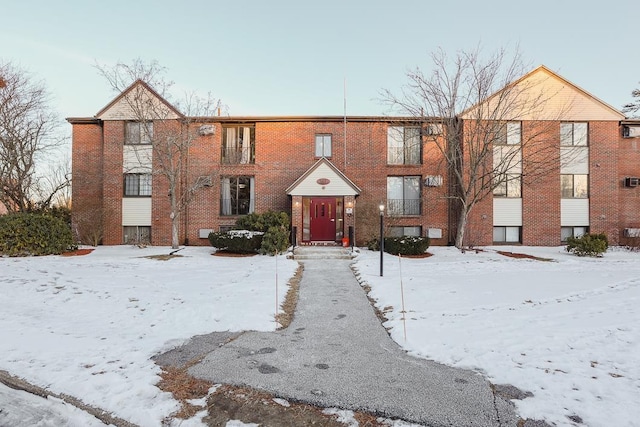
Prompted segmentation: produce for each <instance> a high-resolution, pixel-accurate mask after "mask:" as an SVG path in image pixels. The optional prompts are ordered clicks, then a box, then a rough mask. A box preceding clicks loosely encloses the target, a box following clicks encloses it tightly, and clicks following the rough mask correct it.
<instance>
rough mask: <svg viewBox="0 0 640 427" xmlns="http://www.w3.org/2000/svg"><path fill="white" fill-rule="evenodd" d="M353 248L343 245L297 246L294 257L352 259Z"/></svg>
mask: <svg viewBox="0 0 640 427" xmlns="http://www.w3.org/2000/svg"><path fill="white" fill-rule="evenodd" d="M353 255H354V254H352V252H351V248H343V247H342V246H297V247H296V248H295V249H294V250H293V259H297V260H305V259H351V258H353Z"/></svg>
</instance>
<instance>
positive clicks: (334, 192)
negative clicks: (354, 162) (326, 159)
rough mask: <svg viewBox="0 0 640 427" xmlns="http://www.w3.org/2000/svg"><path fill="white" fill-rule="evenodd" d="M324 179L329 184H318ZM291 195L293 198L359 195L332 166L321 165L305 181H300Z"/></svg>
mask: <svg viewBox="0 0 640 427" xmlns="http://www.w3.org/2000/svg"><path fill="white" fill-rule="evenodd" d="M323 178H326V179H328V180H329V183H328V184H324V185H321V184H318V180H319V179H323ZM290 194H291V195H292V196H328V195H330V196H353V195H356V194H357V193H356V192H355V191H354V189H353V187H352V186H351V185H349V183H347V182H346V181H345V180H344V178H342V177H341V176H340V175H338V174H337V173H336V172H335V171H334V170H333V169H331V167H330V166H328V165H327V164H320V165H319V166H318V167H317V168H316V169H315V170H313V171H312V172H311V173H310V174H309V175H308V176H306V177H305V179H304V180H302V181H300V182H299V183H298V185H297V186H296V187H295V190H294V191H292V192H291V193H290Z"/></svg>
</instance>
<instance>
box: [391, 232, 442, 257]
mask: <svg viewBox="0 0 640 427" xmlns="http://www.w3.org/2000/svg"><path fill="white" fill-rule="evenodd" d="M430 243H431V242H430V240H429V238H428V237H418V236H402V237H385V238H384V251H385V252H388V253H390V254H392V255H422V254H423V253H425V252H426V251H427V249H429V244H430Z"/></svg>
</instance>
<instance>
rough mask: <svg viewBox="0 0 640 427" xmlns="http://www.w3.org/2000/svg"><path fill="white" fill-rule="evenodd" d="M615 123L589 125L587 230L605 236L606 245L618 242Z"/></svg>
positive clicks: (616, 131) (618, 188)
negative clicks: (607, 241)
mask: <svg viewBox="0 0 640 427" xmlns="http://www.w3.org/2000/svg"><path fill="white" fill-rule="evenodd" d="M618 128H619V126H618V123H616V122H590V123H589V222H590V226H589V230H590V232H592V233H605V234H606V235H607V237H608V239H609V244H612V245H617V244H618V240H619V229H618V218H619V216H620V213H619V204H618V203H616V201H617V200H618V194H619V192H620V191H621V190H622V189H621V182H622V180H621V179H619V178H618V152H617V151H618V143H619V137H618V135H619V133H618Z"/></svg>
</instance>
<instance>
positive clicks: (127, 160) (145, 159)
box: [122, 145, 153, 173]
mask: <svg viewBox="0 0 640 427" xmlns="http://www.w3.org/2000/svg"><path fill="white" fill-rule="evenodd" d="M122 161H123V163H122V169H123V172H124V173H151V168H152V165H153V149H152V147H151V146H150V145H125V146H124V150H123V159H122Z"/></svg>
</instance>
